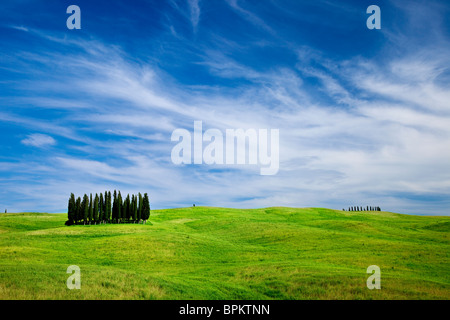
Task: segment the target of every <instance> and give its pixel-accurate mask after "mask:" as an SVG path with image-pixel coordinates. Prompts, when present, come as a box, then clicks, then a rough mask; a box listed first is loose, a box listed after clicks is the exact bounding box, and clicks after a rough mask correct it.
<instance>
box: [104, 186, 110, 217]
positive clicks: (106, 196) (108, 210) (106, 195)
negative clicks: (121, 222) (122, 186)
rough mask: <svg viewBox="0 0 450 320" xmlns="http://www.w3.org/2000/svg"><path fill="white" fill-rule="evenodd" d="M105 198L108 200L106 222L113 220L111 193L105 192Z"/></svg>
mask: <svg viewBox="0 0 450 320" xmlns="http://www.w3.org/2000/svg"><path fill="white" fill-rule="evenodd" d="M105 198H107V199H106V210H105V212H106V220H108V221H110V220H111V191H108V194H107V193H106V191H105Z"/></svg>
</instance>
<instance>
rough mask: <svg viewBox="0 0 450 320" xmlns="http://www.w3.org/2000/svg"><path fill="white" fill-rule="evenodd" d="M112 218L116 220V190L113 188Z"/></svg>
mask: <svg viewBox="0 0 450 320" xmlns="http://www.w3.org/2000/svg"><path fill="white" fill-rule="evenodd" d="M112 220H113V221H115V220H117V193H116V190H114V200H113V204H112Z"/></svg>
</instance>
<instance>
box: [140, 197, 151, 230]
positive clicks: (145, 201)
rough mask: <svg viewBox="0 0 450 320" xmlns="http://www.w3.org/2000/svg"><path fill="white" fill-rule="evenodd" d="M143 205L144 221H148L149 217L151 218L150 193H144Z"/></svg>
mask: <svg viewBox="0 0 450 320" xmlns="http://www.w3.org/2000/svg"><path fill="white" fill-rule="evenodd" d="M142 206H143V208H142V219H143V220H144V223H146V222H147V220H148V218H150V201H149V200H148V195H147V194H146V193H144V199H143V201H142Z"/></svg>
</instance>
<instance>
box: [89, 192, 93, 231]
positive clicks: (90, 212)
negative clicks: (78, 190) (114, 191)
mask: <svg viewBox="0 0 450 320" xmlns="http://www.w3.org/2000/svg"><path fill="white" fill-rule="evenodd" d="M92 205H93V203H92V193H91V196H90V198H89V224H91V223H92V221H94V208H93V207H92Z"/></svg>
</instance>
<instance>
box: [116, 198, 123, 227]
mask: <svg viewBox="0 0 450 320" xmlns="http://www.w3.org/2000/svg"><path fill="white" fill-rule="evenodd" d="M122 213H123V200H122V195H121V194H120V191H119V193H118V194H117V219H118V220H119V223H121V222H122V218H123V216H122Z"/></svg>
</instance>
